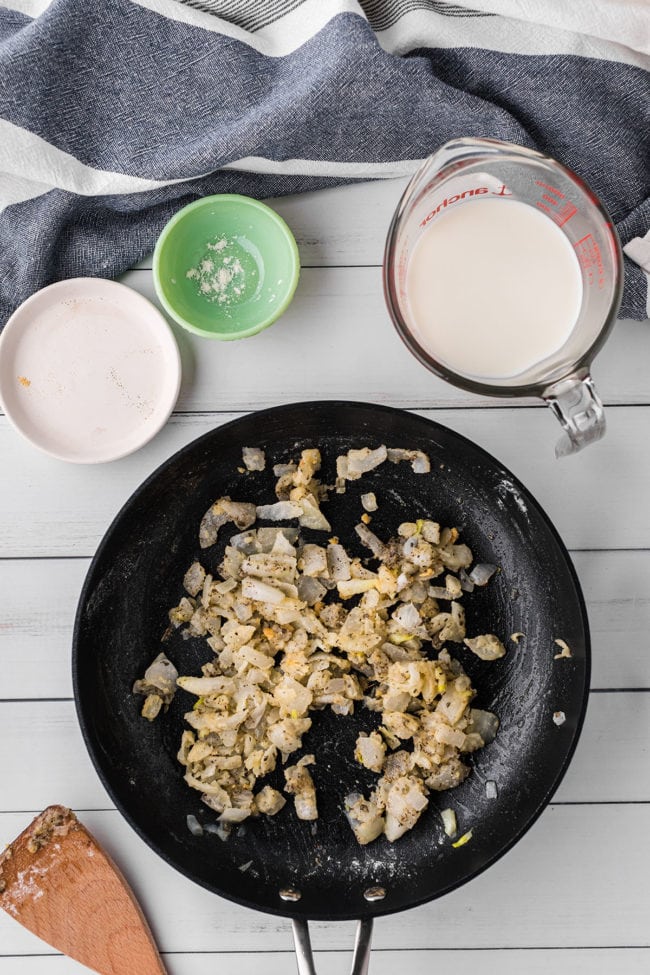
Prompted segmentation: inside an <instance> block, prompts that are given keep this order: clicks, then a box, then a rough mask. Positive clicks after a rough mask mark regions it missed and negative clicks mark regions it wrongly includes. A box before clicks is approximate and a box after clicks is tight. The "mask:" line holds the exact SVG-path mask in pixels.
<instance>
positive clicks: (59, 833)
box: [0, 806, 166, 975]
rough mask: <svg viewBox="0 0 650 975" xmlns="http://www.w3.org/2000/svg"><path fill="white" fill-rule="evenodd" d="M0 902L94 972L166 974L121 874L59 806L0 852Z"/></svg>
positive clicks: (22, 921)
mask: <svg viewBox="0 0 650 975" xmlns="http://www.w3.org/2000/svg"><path fill="white" fill-rule="evenodd" d="M0 907H3V908H4V909H5V911H7V912H8V913H9V914H11V916H12V917H14V918H15V919H16V920H17V921H19V922H20V923H21V924H22V925H24V926H25V927H26V928H29V930H30V931H33V932H34V934H36V935H38V937H39V938H42V939H43V941H47V943H48V944H50V945H52V947H53V948H56V949H57V950H58V951H62V952H63V953H64V954H66V955H69V956H70V958H74V959H76V960H77V961H80V962H81V963H82V964H84V965H87V966H88V967H89V968H92V969H94V970H95V971H96V972H99V973H100V975H166V973H165V969H164V967H163V964H162V961H161V960H160V956H159V955H158V951H157V949H156V946H155V944H154V941H153V937H152V935H151V931H150V930H149V926H148V924H147V922H146V920H145V918H144V915H143V914H142V911H141V910H140V907H139V905H138V903H137V901H136V900H135V897H134V896H133V893H132V891H131V889H130V887H129V886H128V884H127V882H126V880H125V879H124V877H123V876H122V874H121V873H120V871H119V870H118V868H117V867H116V866H115V864H114V863H113V861H112V860H111V859H110V858H109V857H108V856H107V854H106V853H105V852H104V851H103V850H102V848H101V847H100V846H99V844H98V843H97V842H96V840H95V839H94V838H93V837H92V836H91V834H90V833H89V832H88V830H87V829H86V828H85V827H84V826H83V825H82V824H81V823H80V822H79V820H78V819H77V817H76V816H75V814H74V813H73V812H71V811H70V810H69V809H66V808H65V807H64V806H49V807H48V808H47V809H46V810H45V811H44V812H42V813H41V814H40V815H39V816H37V817H36V819H35V820H34V822H33V823H31V825H30V826H28V827H27V829H26V830H25V831H24V832H23V833H21V834H20V836H19V837H18V839H17V840H15V841H14V842H13V843H11V844H10V846H8V847H7V849H6V850H5V852H4V853H2V854H0Z"/></svg>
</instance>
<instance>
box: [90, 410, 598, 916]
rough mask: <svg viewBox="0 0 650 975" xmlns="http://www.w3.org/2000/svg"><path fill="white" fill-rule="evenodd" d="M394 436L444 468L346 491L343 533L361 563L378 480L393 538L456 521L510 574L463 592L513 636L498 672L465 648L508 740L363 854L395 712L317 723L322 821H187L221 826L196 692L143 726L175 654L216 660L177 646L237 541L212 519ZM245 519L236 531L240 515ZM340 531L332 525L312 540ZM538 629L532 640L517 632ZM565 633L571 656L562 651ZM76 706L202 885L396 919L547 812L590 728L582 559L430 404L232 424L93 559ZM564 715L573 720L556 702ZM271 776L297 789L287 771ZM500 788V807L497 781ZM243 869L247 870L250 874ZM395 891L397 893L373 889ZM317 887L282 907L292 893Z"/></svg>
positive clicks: (156, 836) (403, 471)
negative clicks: (207, 828) (358, 756)
mask: <svg viewBox="0 0 650 975" xmlns="http://www.w3.org/2000/svg"><path fill="white" fill-rule="evenodd" d="M381 443H385V444H386V445H387V446H392V447H406V448H420V449H422V450H424V451H426V452H427V453H428V454H429V456H430V458H431V468H432V471H431V473H430V474H428V475H416V474H414V473H413V471H412V470H411V467H410V465H409V464H406V463H401V464H398V465H395V464H390V463H385V464H383V465H381V466H380V467H379V468H377V469H376V470H374V471H372V472H371V473H369V474H368V475H365V476H364V477H363V478H362V479H361V480H360V481H357V482H354V483H352V484H349V485H348V491H347V493H346V494H345V495H342V496H341V495H337V494H334V493H332V495H331V500H330V501H329V502H327V503H326V504H325V506H324V511H325V513H326V514H327V517H328V520H329V521H330V523H331V525H332V531H333V533H334V534H336V535H338V536H339V538H340V539H341V540H342V541H343V542H344V543H345V544H346V547H347V548H348V551H350V552H351V553H353V554H358V555H362V556H364V557H365V556H367V555H368V552H367V550H366V549H363V548H362V547H361V546H360V544H357V538H356V535H355V533H354V530H353V529H354V525H355V524H357V523H358V520H359V516H360V514H361V510H362V509H361V505H360V502H359V495H360V494H361V493H364V492H367V491H374V492H375V494H376V495H377V499H378V503H379V510H378V511H377V512H376V513H375V514H374V515H373V519H372V524H371V528H372V530H373V531H374V532H376V534H377V535H379V537H380V538H383V539H387V538H388V537H390V536H391V535H393V534H394V533H395V532H396V529H397V526H398V525H399V523H400V522H402V521H406V520H408V521H413V520H415V519H417V518H425V517H426V518H432V519H434V520H436V521H439V522H440V523H441V524H443V525H450V526H452V525H455V526H457V527H458V528H459V530H460V531H461V536H462V540H463V541H465V542H467V544H469V545H470V547H471V548H472V551H473V553H474V558H475V561H476V562H492V563H496V564H497V565H498V566H499V567H500V572H499V573H498V574H497V575H496V576H495V577H493V579H492V580H491V582H490V583H489V585H488V586H486V587H485V588H484V589H476V590H475V591H474V593H472V594H469V595H467V596H465V598H464V604H465V607H466V611H467V631H468V634H469V635H475V634H478V633H491V632H494V633H497V634H498V635H499V636H501V638H502V639H503V640H504V642H505V643H506V645H507V647H508V652H507V654H506V656H505V657H504V658H502V659H501V660H498V661H495V662H492V663H486V662H484V661H481V660H479V659H478V658H477V657H475V656H474V655H473V654H472V653H470V651H469V650H467V649H466V648H465V647H463V646H455V645H452V646H451V647H450V649H451V650H452V655H455V656H457V657H458V659H459V660H460V661H461V662H462V664H463V666H464V667H465V669H466V670H467V673H468V674H469V675H470V676H471V678H472V683H473V684H474V686H475V687H476V688H477V690H478V695H477V698H476V699H475V701H474V704H475V706H476V707H481V708H486V709H489V710H492V711H495V712H496V713H497V715H498V716H499V718H500V720H501V728H500V731H499V734H498V736H497V738H496V740H495V741H494V742H493V743H492V744H490V745H488V746H487V747H486V748H484V749H482V750H481V751H479V752H477V753H475V754H474V755H473V756H471V757H470V761H471V764H472V766H473V771H472V774H471V775H470V776H469V777H468V778H467V779H466V781H465V782H464V783H463V784H462V785H461V786H460V787H458V788H457V789H455V790H453V791H450V792H443V793H432V794H431V797H430V805H429V808H428V809H427V810H426V812H425V813H424V814H423V815H422V817H421V819H420V821H419V823H418V824H417V826H416V827H415V829H413V830H412V831H411V832H409V833H407V834H406V835H405V836H404V837H403V838H402V839H400V840H399V841H398V842H397V843H396V844H394V845H391V844H390V843H388V842H387V841H386V840H385V838H384V837H381V838H380V839H379V840H378V841H376V842H375V843H372V844H370V845H369V846H366V847H360V846H358V845H357V843H356V840H355V839H354V836H353V834H352V832H351V830H350V828H349V826H348V824H347V822H346V820H345V817H344V814H343V811H342V810H343V801H344V797H345V796H346V795H347V794H348V793H349V792H351V791H362V792H364V793H365V794H368V792H369V791H370V789H371V787H372V784H373V782H374V780H375V776H374V775H373V773H371V772H368V771H367V770H365V769H363V768H361V767H360V766H359V765H358V764H357V763H356V762H355V761H354V757H353V752H354V742H355V739H356V737H357V735H358V733H359V731H360V730H370V729H371V728H372V727H374V726H375V725H376V724H377V723H378V721H377V718H378V716H377V715H376V714H373V713H372V712H369V711H367V710H366V709H364V708H363V707H359V708H358V709H357V711H356V712H355V714H354V715H353V716H350V717H340V716H336V715H334V714H332V713H331V712H330V711H329V710H325V711H323V712H319V713H316V714H314V716H313V717H314V722H313V726H312V728H311V730H310V731H309V732H308V734H307V735H306V736H305V739H304V745H305V747H304V749H303V750H302V751H301V752H298V753H295V755H294V756H292V761H293V760H295V759H297V758H298V757H300V755H302V754H306V753H308V752H314V753H315V755H316V757H317V764H316V766H315V767H314V768H313V770H312V771H313V776H314V780H315V782H316V787H317V793H318V805H319V813H320V817H319V819H318V821H317V822H316V823H315V824H311V823H306V822H301V821H299V820H298V819H297V818H296V816H295V813H294V810H293V804H292V803H287V806H286V807H285V808H284V810H282V812H281V813H280V814H278V815H277V816H275V817H273V818H267V817H264V816H262V817H259V818H258V819H255V820H250V819H249V820H247V821H246V822H245V823H244V824H243V826H242V827H240V828H238V829H236V830H234V831H233V833H232V834H231V836H230V837H229V839H228V840H227V841H225V842H223V841H221V840H220V839H219V838H218V837H217V836H215V835H214V834H210V833H204V835H203V836H198V837H197V836H194V835H192V834H191V833H190V832H189V830H188V828H187V824H186V817H187V815H188V814H189V813H192V814H194V815H195V816H196V817H197V818H198V819H199V820H200V821H201V822H203V823H205V822H209V821H211V820H212V821H214V820H215V819H216V814H215V813H212V812H211V811H210V810H209V809H207V807H206V806H205V805H204V804H203V803H202V802H201V800H200V796H199V794H198V793H196V792H193V791H192V790H190V789H189V788H188V787H187V786H186V785H185V783H184V781H183V777H182V772H183V769H182V767H181V766H180V765H179V764H178V763H177V761H176V752H177V750H178V745H179V741H180V737H181V732H182V730H183V714H184V712H185V711H187V710H189V709H190V708H191V706H192V703H193V701H194V698H193V697H191V696H190V695H188V694H187V693H186V692H184V691H181V690H179V691H178V692H177V694H176V696H175V698H174V701H173V703H172V706H171V708H170V710H169V712H168V713H167V714H166V715H161V716H159V718H157V719H156V721H154V722H153V723H149V722H147V721H145V720H144V719H142V718H141V717H140V708H141V704H142V698H136V697H134V696H133V695H132V693H131V687H132V685H133V682H134V680H136V678H138V677H141V676H142V674H143V673H144V670H145V669H146V667H147V666H148V664H149V663H150V662H151V660H152V659H153V658H154V657H155V656H156V654H157V653H159V652H160V650H161V649H162V648H163V646H164V649H165V652H166V653H167V654H168V656H169V657H170V659H171V660H172V661H173V662H174V664H175V665H176V666H177V668H178V670H179V672H180V673H187V674H191V673H198V671H199V667H200V665H201V664H202V663H204V662H205V661H206V659H208V658H209V656H210V651H209V648H208V647H207V646H206V644H205V642H204V641H203V640H200V639H189V640H183V639H182V637H181V635H180V633H178V632H176V633H175V634H174V635H173V636H172V637H171V639H169V640H168V641H167V642H166V643H165V644H163V645H161V642H160V641H161V637H162V635H163V633H164V631H165V630H166V629H167V612H168V610H169V608H170V607H171V606H174V605H176V604H177V603H178V601H179V599H180V597H181V595H182V594H183V592H182V578H183V574H184V572H185V570H186V569H187V567H188V566H189V565H190V563H191V562H192V561H193V560H194V559H195V558H197V557H198V558H199V559H200V560H201V561H202V563H203V564H204V565H205V567H206V569H207V570H208V571H213V570H215V571H216V569H217V566H218V564H219V562H220V561H221V558H222V556H223V549H224V547H225V542H226V539H227V538H228V537H229V536H230V535H231V534H233V531H232V530H231V531H229V530H227V528H226V529H222V531H221V533H220V539H219V542H218V543H217V545H216V546H214V548H213V549H207V550H205V551H201V550H200V549H199V546H198V538H197V533H198V525H199V522H200V519H201V517H202V515H203V513H204V512H205V511H206V509H207V508H208V507H209V505H210V504H211V503H212V502H213V501H214V500H215V499H216V498H218V497H220V496H222V495H230V496H231V497H232V498H234V499H237V500H244V501H256V502H257V503H262V502H263V501H264V500H265V499H266V500H268V501H272V500H274V495H273V486H274V478H273V474H272V470H271V468H272V466H273V464H276V463H280V462H284V461H288V460H289V459H290V458H292V457H297V456H298V455H299V452H300V450H301V449H302V448H305V447H314V446H317V447H319V448H320V450H321V453H322V455H323V469H322V475H323V480H324V481H325V482H326V483H332V482H333V479H334V470H335V462H336V457H337V455H338V454H340V453H342V452H345V451H347V450H348V449H349V448H350V447H361V446H366V445H367V446H371V447H375V446H378V445H379V444H381ZM243 446H259V447H262V448H263V449H264V450H265V451H266V457H267V469H266V471H264V472H255V473H251V474H247V475H245V476H243V475H241V474H240V473H238V471H237V468H238V467H240V466H241V463H242V461H241V450H242V447H243ZM227 527H230V528H232V526H227ZM304 534H305V537H307V540H313V541H320V542H322V541H323V535H322V533H316V532H312V533H310V532H305V533H304ZM516 631H521V632H523V633H524V634H525V637H524V638H523V639H522V640H521V642H520V643H519V645H515V644H514V643H513V642H511V641H509V640H508V637H509V634H511V633H513V632H516ZM556 638H561V639H563V640H566V642H567V643H568V644H569V646H570V648H571V651H572V657H571V658H570V659H562V660H554V654H555V653H556V652H558V648H557V647H556V645H555V644H554V642H553V641H554V640H555V639H556ZM73 676H74V686H75V697H76V702H77V711H78V715H79V720H80V723H81V727H82V731H83V734H84V737H85V740H86V744H87V746H88V749H89V752H90V755H91V758H92V760H93V762H94V764H95V767H96V769H97V771H98V773H99V775H100V777H101V779H102V781H103V782H104V785H105V786H106V788H107V789H108V791H109V793H110V794H111V796H112V798H113V800H114V802H115V804H116V806H117V807H118V808H119V809H120V810H121V812H122V813H123V815H124V816H125V817H126V819H127V820H128V821H129V822H130V823H131V825H132V826H133V827H134V828H135V829H136V830H137V832H138V833H139V834H140V836H141V837H142V838H143V839H144V840H145V841H146V842H147V843H148V844H149V845H150V846H151V847H152V848H153V849H154V850H155V851H156V852H157V853H158V854H159V855H160V856H162V857H163V858H164V859H165V860H167V861H168V862H169V863H170V864H171V865H172V866H174V867H175V868H176V869H177V870H180V871H181V872H182V873H184V874H185V875H186V876H188V877H189V878H191V879H192V880H194V881H195V882H196V883H198V884H201V885H203V886H204V887H206V888H208V889H209V890H212V891H214V892H215V893H217V894H221V895H222V896H224V897H228V898H230V899H231V900H234V901H237V902H238V903H242V904H245V905H247V906H249V907H253V908H257V909H259V910H262V911H268V912H271V913H274V914H282V915H285V916H290V917H294V918H303V919H304V918H310V919H341V920H343V919H350V918H359V917H362V916H369V915H379V914H387V913H391V912H393V911H398V910H402V909H404V908H409V907H413V906H415V905H417V904H419V903H422V902H424V901H428V900H431V899H432V898H435V897H439V896H440V895H442V894H444V893H445V892H447V891H449V890H451V889H452V888H454V887H457V886H459V885H460V884H463V883H465V882H466V881H467V880H469V879H471V878H472V877H474V876H475V875H476V874H477V873H479V872H480V871H482V870H484V869H485V868H486V867H487V866H489V865H490V864H491V863H493V862H494V861H495V860H496V859H498V858H499V857H500V856H502V855H503V853H505V852H506V851H507V850H508V849H509V848H510V847H511V846H512V845H513V844H514V843H515V842H516V841H517V840H518V839H519V837H520V836H521V835H522V834H523V833H524V832H525V830H526V829H528V827H529V826H530V825H531V823H532V822H533V821H534V820H535V819H536V818H537V816H539V814H540V812H541V811H542V810H543V808H544V807H545V805H546V804H547V803H548V802H549V800H550V798H551V796H552V794H553V792H554V790H555V789H556V788H557V786H558V784H559V782H560V779H561V778H562V776H563V774H564V772H565V770H566V768H567V765H568V763H569V760H570V758H571V755H572V753H573V750H574V748H575V745H576V742H577V738H578V735H579V732H580V728H581V726H582V721H583V717H584V712H585V707H586V698H587V692H588V683H589V634H588V626H587V619H586V614H585V608H584V603H583V599H582V595H581V592H580V588H579V585H578V582H577V579H576V576H575V572H574V569H573V567H572V565H571V562H570V559H569V557H568V554H567V552H566V550H565V548H564V546H563V545H562V542H561V541H560V539H559V537H558V535H557V533H556V531H555V529H554V528H553V526H552V525H551V523H550V521H549V520H548V518H547V516H546V515H545V514H544V512H543V511H542V510H541V508H540V507H539V505H538V504H537V502H536V501H535V500H534V498H532V497H531V495H530V494H529V493H528V492H527V491H526V489H525V488H524V487H523V486H522V485H521V484H520V483H519V482H518V481H517V480H516V478H514V477H513V475H512V474H511V473H510V472H509V471H507V470H506V469H505V468H504V467H503V466H502V465H501V464H500V463H499V462H498V461H496V460H495V459H494V458H493V457H491V456H490V455H489V454H487V453H486V452H485V451H483V450H481V449H480V448H479V447H477V446H475V445H474V444H472V443H471V442H470V441H468V440H466V439H465V438H463V437H461V436H459V435H458V434H456V433H454V432H452V431H451V430H448V429H446V428H445V427H442V426H440V425H439V424H437V423H434V422H432V421H430V420H427V419H423V418H421V417H419V416H417V415H414V414H410V413H406V412H403V411H400V410H395V409H390V408H387V407H381V406H374V405H369V404H363V403H345V402H321V403H301V404H296V405H291V406H283V407H278V408H276V409H271V410H266V411H264V412H260V413H255V414H251V415H249V416H246V417H244V418H243V419H239V420H235V421H234V422H232V423H228V424H225V425H224V426H221V427H218V428H217V429H216V430H213V431H212V432H210V433H208V434H206V435H205V436H203V437H201V438H199V439H198V440H196V441H194V443H191V444H189V446H187V447H185V448H183V449H182V450H180V451H179V452H178V453H177V454H175V455H174V456H173V457H171V458H170V459H169V460H168V461H166V462H165V463H164V464H163V465H162V466H161V467H159V468H158V470H157V471H156V472H155V473H154V474H152V475H151V477H150V478H149V479H148V480H147V481H145V483H144V484H143V485H142V486H141V487H140V488H139V489H138V490H137V491H136V492H135V494H134V495H133V496H132V497H131V499H130V500H129V501H128V502H127V503H126V505H125V506H124V508H123V509H122V511H121V512H120V513H119V514H118V516H117V517H116V519H115V521H114V522H113V524H112V525H111V527H110V528H109V530H108V532H107V533H106V536H105V537H104V540H103V541H102V543H101V545H100V547H99V550H98V552H97V555H96V556H95V559H94V561H93V563H92V565H91V567H90V570H89V572H88V576H87V579H86V582H85V585H84V588H83V592H82V595H81V599H80V603H79V608H78V613H77V620H76V626H75V636H74V652H73ZM556 711H563V712H564V713H565V715H566V721H565V722H564V724H562V725H561V726H560V727H558V726H556V724H555V723H554V722H553V713H554V712H556ZM269 781H270V782H271V784H273V785H275V786H276V787H281V785H280V783H281V782H282V771H281V768H278V769H277V770H276V771H275V773H273V774H272V776H271V777H270V779H269ZM488 781H493V782H496V784H497V789H498V797H497V798H496V799H488V798H487V796H486V782H488ZM448 806H451V807H452V808H454V809H455V811H456V814H457V817H458V821H459V826H460V831H461V832H465V831H466V830H469V829H470V828H471V829H472V830H473V837H472V839H471V841H470V842H469V843H467V844H466V845H465V846H463V847H461V848H459V849H453V848H452V846H451V843H450V841H449V839H448V838H447V837H446V836H445V835H444V833H443V829H442V823H441V820H440V816H439V812H440V810H442V809H444V808H446V807H448ZM246 864H250V865H249V866H248V867H247V869H245V870H242V869H241V868H242V867H244V866H245V865H246ZM377 886H379V887H383V888H385V891H386V896H385V898H384V899H383V900H381V901H377V902H375V903H368V901H367V900H366V899H365V898H364V892H365V891H366V890H367V889H368V888H371V887H377ZM287 887H292V888H296V889H298V890H300V892H301V898H300V900H299V901H297V902H296V903H285V902H284V901H283V900H282V899H281V898H280V896H279V891H280V890H281V889H283V888H287Z"/></svg>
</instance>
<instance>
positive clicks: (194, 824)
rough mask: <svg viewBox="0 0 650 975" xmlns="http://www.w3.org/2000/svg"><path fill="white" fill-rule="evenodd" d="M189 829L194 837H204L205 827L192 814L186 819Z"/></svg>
mask: <svg viewBox="0 0 650 975" xmlns="http://www.w3.org/2000/svg"><path fill="white" fill-rule="evenodd" d="M186 822H187V828H188V829H189V831H190V833H191V834H192V836H203V827H202V826H201V824H200V822H199V821H198V819H197V818H196V816H193V815H192V814H191V813H190V815H189V816H187V817H186Z"/></svg>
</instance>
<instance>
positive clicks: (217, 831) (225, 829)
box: [203, 823, 230, 843]
mask: <svg viewBox="0 0 650 975" xmlns="http://www.w3.org/2000/svg"><path fill="white" fill-rule="evenodd" d="M203 830H204V832H206V833H213V834H214V835H215V836H218V837H219V839H220V840H221V842H222V843H225V842H226V840H227V839H228V837H229V836H230V827H229V826H228V824H227V823H206V824H205V826H204V827H203Z"/></svg>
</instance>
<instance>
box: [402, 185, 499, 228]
mask: <svg viewBox="0 0 650 975" xmlns="http://www.w3.org/2000/svg"><path fill="white" fill-rule="evenodd" d="M503 188H504V189H505V187H503ZM487 192H488V188H487V186H478V187H473V188H472V189H467V190H463V191H462V192H461V193H454V194H453V195H452V196H446V197H445V198H444V200H443V201H442V202H441V203H439V204H438V206H437V207H436V208H435V210H431V211H430V212H429V213H427V215H426V217H424V219H422V220H420V227H426V225H427V224H428V223H429V221H430V220H433V218H434V217H437V215H438V214H439V213H440V211H441V210H442V211H444V210H446V209H447V207H449V206H453V204H454V203H458V202H459V200H467V199H470V198H471V197H473V196H481V195H483V194H484V193H487ZM499 195H501V194H497V196H499Z"/></svg>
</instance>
